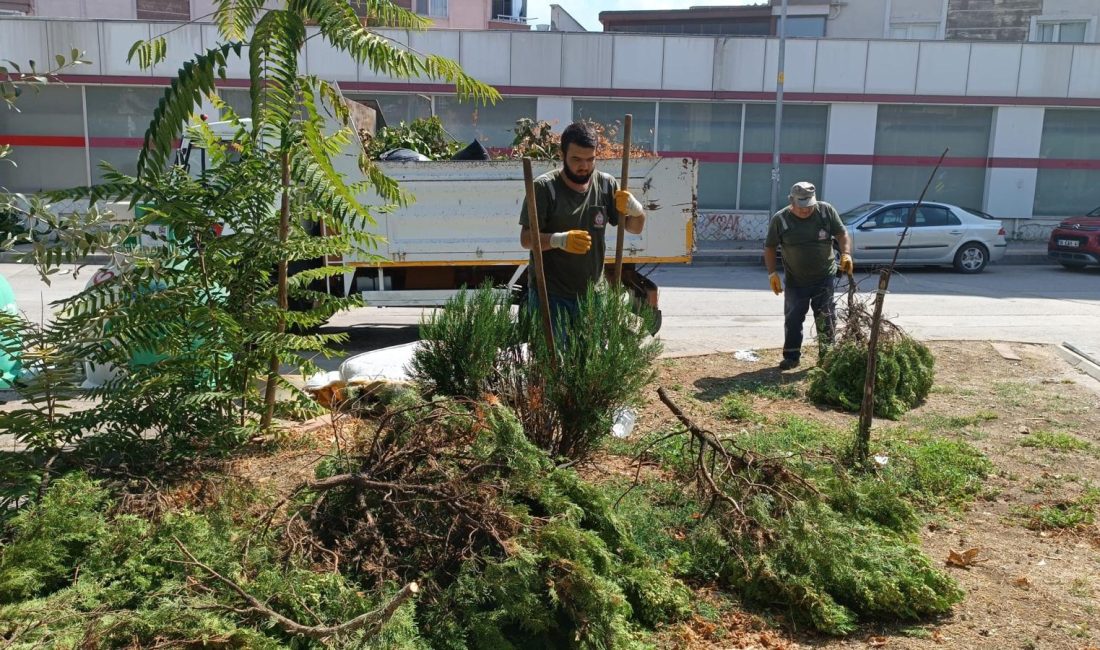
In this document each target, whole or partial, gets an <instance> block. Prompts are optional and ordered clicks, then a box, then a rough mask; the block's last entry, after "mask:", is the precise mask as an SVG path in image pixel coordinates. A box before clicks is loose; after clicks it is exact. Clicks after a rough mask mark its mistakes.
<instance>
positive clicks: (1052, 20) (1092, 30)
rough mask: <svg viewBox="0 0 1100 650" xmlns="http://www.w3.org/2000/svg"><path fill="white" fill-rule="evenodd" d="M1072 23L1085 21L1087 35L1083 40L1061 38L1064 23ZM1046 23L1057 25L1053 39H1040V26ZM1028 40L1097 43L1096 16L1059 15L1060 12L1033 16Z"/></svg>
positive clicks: (1036, 41)
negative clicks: (1064, 39)
mask: <svg viewBox="0 0 1100 650" xmlns="http://www.w3.org/2000/svg"><path fill="white" fill-rule="evenodd" d="M1071 23H1085V35H1084V37H1083V40H1081V41H1063V40H1060V38H1059V37H1060V35H1061V32H1062V25H1065V24H1071ZM1044 25H1053V26H1054V27H1055V38H1054V40H1052V41H1044V40H1041V39H1040V35H1039V28H1040V27H1041V26H1044ZM1027 40H1028V42H1031V43H1050V44H1054V43H1068V44H1074V43H1095V42H1096V16H1084V15H1059V14H1047V15H1040V16H1032V17H1031V29H1030V30H1028V39H1027Z"/></svg>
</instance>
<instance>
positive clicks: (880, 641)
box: [867, 636, 888, 648]
mask: <svg viewBox="0 0 1100 650" xmlns="http://www.w3.org/2000/svg"><path fill="white" fill-rule="evenodd" d="M887 641H888V639H887V638H886V637H884V636H873V637H871V638H870V639H868V640H867V645H869V646H871V647H872V648H881V647H882V646H884V645H886V643H887Z"/></svg>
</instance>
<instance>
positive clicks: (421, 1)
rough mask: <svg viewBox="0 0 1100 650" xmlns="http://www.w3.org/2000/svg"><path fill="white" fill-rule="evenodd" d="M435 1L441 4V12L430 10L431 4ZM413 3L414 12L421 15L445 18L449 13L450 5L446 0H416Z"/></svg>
mask: <svg viewBox="0 0 1100 650" xmlns="http://www.w3.org/2000/svg"><path fill="white" fill-rule="evenodd" d="M437 2H440V3H442V4H443V11H442V13H440V12H433V11H432V5H433V4H435V3H437ZM413 4H414V5H415V6H416V12H415V13H417V14H419V15H421V16H427V17H428V18H447V17H449V16H450V15H451V6H450V2H448V0H416V2H414V3H413ZM422 8H423V9H422Z"/></svg>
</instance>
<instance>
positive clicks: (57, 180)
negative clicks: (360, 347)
mask: <svg viewBox="0 0 1100 650" xmlns="http://www.w3.org/2000/svg"><path fill="white" fill-rule="evenodd" d="M177 27H178V26H177ZM163 31H167V30H166V29H165V25H163V24H161V23H156V22H149V21H111V20H43V19H30V18H25V19H19V18H15V19H0V44H2V45H0V48H2V51H0V58H5V59H12V60H15V61H20V60H27V59H35V60H38V61H44V60H50V58H51V55H52V53H53V52H68V51H69V50H70V49H72V48H73V47H76V48H79V49H82V50H84V51H85V52H86V53H87V55H86V56H87V58H89V59H90V60H91V61H92V64H91V65H90V66H83V67H82V68H80V69H78V70H76V71H74V73H73V74H70V75H67V76H66V77H65V81H66V84H65V85H57V86H52V87H48V88H43V89H42V90H41V91H40V92H27V93H26V94H25V95H24V96H23V97H22V98H21V99H20V104H21V107H22V108H23V109H24V110H23V112H21V113H15V112H11V111H4V112H0V142H4V143H8V144H12V145H15V146H16V160H17V162H18V163H19V166H18V167H15V168H13V167H11V166H2V167H0V185H2V186H5V187H7V188H8V189H10V190H13V191H24V192H32V191H38V190H42V189H56V188H62V187H68V186H72V185H79V184H83V183H88V182H95V181H96V180H98V179H99V178H101V177H102V172H101V170H100V168H99V163H100V161H106V162H108V163H111V164H113V165H115V166H117V167H118V168H119V169H122V170H124V171H126V170H131V171H132V170H133V168H134V161H135V159H136V152H137V150H138V148H139V147H140V146H141V142H142V136H143V134H144V131H145V128H146V126H147V125H148V122H149V119H150V115H151V114H152V111H153V108H154V107H155V105H156V102H157V100H158V99H159V97H160V95H161V93H162V92H163V87H164V86H165V84H166V83H167V81H168V79H169V75H170V74H171V72H172V71H174V70H175V69H176V68H178V66H179V65H180V63H181V62H182V61H183V60H185V59H186V58H187V57H189V56H191V55H192V53H194V52H196V51H200V50H201V49H204V48H207V47H210V46H212V45H213V44H214V43H215V42H216V39H217V31H216V28H215V27H214V26H213V25H187V26H183V27H181V28H179V29H176V30H175V31H172V32H171V33H170V34H168V36H167V38H168V55H169V59H168V60H167V61H165V62H164V63H162V64H160V65H158V66H157V67H156V68H155V69H153V70H151V71H142V70H139V69H138V68H136V66H132V65H129V64H127V63H126V54H127V52H128V50H129V48H130V46H131V44H132V43H133V42H134V41H135V40H137V39H139V38H148V37H150V36H153V35H156V34H159V33H162V32H163ZM387 35H388V36H389V37H390V38H392V39H394V40H395V41H396V42H398V43H406V44H408V45H409V46H410V47H412V48H413V49H415V50H416V51H418V52H422V53H435V54H440V55H443V56H447V57H450V58H452V59H455V60H457V61H458V62H460V63H461V65H462V66H463V67H464V68H465V69H466V70H467V71H468V72H469V73H471V74H472V75H474V76H476V77H477V78H479V79H482V80H483V81H486V82H488V83H491V84H493V85H495V86H496V87H497V88H498V89H499V90H500V91H501V93H502V94H503V96H504V99H503V100H502V101H500V102H498V103H497V104H496V105H494V106H482V107H478V106H472V105H470V104H467V103H462V102H459V101H458V100H457V99H456V98H455V96H454V94H453V89H452V88H449V87H447V86H446V85H444V84H437V83H433V82H430V81H428V80H411V81H410V80H394V79H388V78H384V77H380V76H378V75H376V74H375V73H374V72H373V71H371V70H370V69H369V68H368V67H367V66H358V65H356V64H355V63H354V62H352V61H349V60H347V59H346V58H345V57H342V56H340V55H338V54H337V53H335V52H333V51H331V50H329V49H328V48H327V47H326V46H325V45H324V44H323V43H322V42H321V41H320V39H311V40H309V41H308V45H307V50H306V53H305V61H304V65H305V68H306V71H307V72H308V73H311V74H318V75H321V76H323V77H325V78H328V79H334V80H336V81H338V82H339V83H340V85H341V87H342V88H343V90H344V92H345V94H348V95H349V96H351V97H353V98H355V97H360V98H366V97H372V98H375V99H378V100H379V101H380V103H381V105H382V107H383V110H384V113H385V115H386V117H387V120H388V121H389V122H391V123H394V122H397V121H400V120H409V119H413V118H416V117H421V116H427V115H432V114H435V115H438V116H440V117H441V118H442V120H443V122H444V124H445V125H446V127H447V128H448V129H449V131H450V132H451V133H452V134H453V135H454V136H455V137H456V138H458V139H459V140H470V139H473V138H474V137H477V138H480V139H481V140H482V142H483V143H485V144H486V145H488V146H490V147H508V146H509V145H510V143H511V141H512V131H511V129H512V127H513V126H514V124H515V121H516V120H517V119H519V118H522V117H532V116H534V117H537V118H539V119H545V120H549V121H551V122H553V123H556V124H557V125H558V126H559V127H562V126H564V125H565V124H567V123H569V122H570V121H573V120H575V119H594V120H598V121H600V122H603V123H607V124H613V123H614V122H615V121H616V120H619V119H621V117H622V115H624V114H626V113H630V114H632V115H633V119H634V140H635V143H636V144H637V145H638V146H642V147H646V148H649V149H652V150H655V151H656V152H658V153H659V154H660V155H662V156H676V157H682V156H690V157H693V158H696V159H698V160H699V161H700V163H701V164H700V176H699V179H698V207H699V208H700V213H701V215H702V217H701V218H700V220H699V222H698V223H697V230H698V232H699V234H700V236H701V237H709V238H730V239H737V238H747V239H753V238H758V237H760V236H762V232H763V230H762V229H763V224H764V223H765V222H766V218H767V214H766V211H767V208H768V204H769V192H770V172H771V152H772V144H773V137H774V115H775V105H774V101H775V94H774V90H775V81H774V80H775V78H776V68H777V53H778V41H777V40H775V39H770V38H731V37H705V36H657V35H635V34H607V33H560V32H537V31H527V32H500V31H462V30H431V31H426V32H414V33H407V32H403V31H393V32H387ZM228 74H229V77H230V79H229V80H228V81H226V82H224V83H222V84H221V90H220V93H221V95H222V96H223V98H224V99H225V100H226V101H227V102H228V103H229V104H230V105H232V106H234V107H235V108H237V109H238V110H239V111H245V112H246V111H247V110H248V104H247V102H248V95H247V93H246V92H245V91H244V87H245V86H246V79H247V61H246V60H235V61H232V62H231V64H230V66H229V70H228ZM785 91H786V102H785V110H784V119H783V125H782V126H783V129H782V142H781V150H782V156H781V164H782V169H781V174H782V183H783V184H790V183H792V182H794V181H798V180H811V181H813V182H815V183H816V184H817V185H818V186H819V188H820V194H821V196H822V197H823V198H824V199H825V200H828V201H830V202H832V203H834V204H835V205H837V206H838V208H840V209H841V210H844V209H847V208H850V207H853V206H856V205H858V204H860V203H863V202H866V201H868V200H872V199H895V198H897V199H903V198H913V197H916V196H917V195H918V194H919V192H920V190H921V188H922V187H923V185H924V182H925V180H926V179H927V177H928V175H929V173H930V172H931V169H932V165H933V163H934V162H935V160H936V158H937V157H938V156H939V154H940V153H941V152H942V151H943V150H944V149H945V148H947V147H950V153H949V154H948V158H947V160H946V162H945V164H944V167H943V168H942V169H941V171H940V173H939V174H938V175H937V177H936V179H935V182H934V183H933V185H932V187H931V189H930V193H929V198H930V199H935V200H942V201H948V202H952V203H957V204H961V205H964V206H969V207H974V208H978V209H981V210H984V211H986V212H990V213H992V214H994V215H997V216H998V217H1003V218H1009V219H1013V220H1015V221H1013V222H1012V227H1013V229H1014V230H1013V232H1014V233H1015V234H1016V235H1017V236H1022V235H1027V234H1028V232H1030V231H1029V229H1034V228H1039V227H1041V226H1042V224H1048V223H1050V222H1051V221H1055V220H1057V219H1058V218H1060V217H1064V216H1067V215H1072V214H1078V213H1081V212H1083V211H1086V210H1090V209H1092V208H1094V207H1096V206H1097V205H1100V190H1098V189H1097V188H1100V46H1097V45H1089V44H1076V45H1074V44H1059V43H988V42H959V41H911V40H865V39H864V40H856V39H836V38H830V39H795V40H791V41H789V42H788V43H787V53H786V82H785ZM207 108H208V112H210V113H211V114H215V113H214V109H213V107H212V106H210V107H207Z"/></svg>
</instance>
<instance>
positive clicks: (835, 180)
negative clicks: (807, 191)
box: [822, 104, 878, 211]
mask: <svg viewBox="0 0 1100 650" xmlns="http://www.w3.org/2000/svg"><path fill="white" fill-rule="evenodd" d="M877 120H878V105H876V104H834V105H833V106H831V107H830V108H829V134H828V139H827V140H826V144H825V152H826V153H825V183H824V185H825V188H824V190H825V191H824V194H822V198H823V199H824V200H826V201H828V202H829V203H832V204H833V205H834V206H836V208H837V209H838V210H841V211H844V210H847V209H848V208H853V207H855V206H857V205H859V204H860V203H865V202H866V201H868V200H870V198H871V165H850V164H830V163H829V157H830V156H843V155H855V156H873V155H874V153H875V123H876V122H877Z"/></svg>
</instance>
